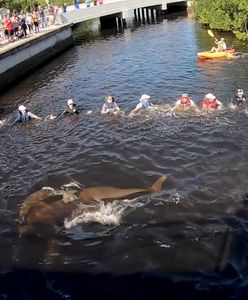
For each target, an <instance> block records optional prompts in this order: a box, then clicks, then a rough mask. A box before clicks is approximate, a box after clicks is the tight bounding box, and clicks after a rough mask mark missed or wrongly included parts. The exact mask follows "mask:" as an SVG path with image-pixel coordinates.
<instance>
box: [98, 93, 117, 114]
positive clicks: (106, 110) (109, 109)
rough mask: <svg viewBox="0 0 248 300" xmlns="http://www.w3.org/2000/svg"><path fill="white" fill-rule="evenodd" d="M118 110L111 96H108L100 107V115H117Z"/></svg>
mask: <svg viewBox="0 0 248 300" xmlns="http://www.w3.org/2000/svg"><path fill="white" fill-rule="evenodd" d="M119 112H120V108H119V106H118V104H117V103H116V102H115V98H114V97H113V96H111V95H108V96H107V97H106V98H105V103H104V104H103V106H102V110H101V114H102V115H118V113H119Z"/></svg>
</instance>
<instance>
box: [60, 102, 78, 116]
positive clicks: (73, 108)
mask: <svg viewBox="0 0 248 300" xmlns="http://www.w3.org/2000/svg"><path fill="white" fill-rule="evenodd" d="M62 114H63V115H66V114H72V115H78V114H79V109H78V108H77V105H76V103H75V102H74V101H73V99H68V100H67V108H66V110H65V111H63V113H62Z"/></svg>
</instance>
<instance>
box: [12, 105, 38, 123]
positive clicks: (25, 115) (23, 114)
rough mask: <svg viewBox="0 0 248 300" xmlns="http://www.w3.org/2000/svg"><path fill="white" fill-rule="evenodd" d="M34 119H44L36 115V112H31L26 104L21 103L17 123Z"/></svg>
mask: <svg viewBox="0 0 248 300" xmlns="http://www.w3.org/2000/svg"><path fill="white" fill-rule="evenodd" d="M32 119H36V120H42V118H40V117H38V116H36V115H35V114H33V113H31V111H29V110H28V109H27V107H26V106H24V105H20V106H19V107H18V116H17V118H16V120H15V123H16V122H19V123H24V122H29V121H31V120H32Z"/></svg>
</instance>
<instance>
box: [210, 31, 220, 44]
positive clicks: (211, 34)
mask: <svg viewBox="0 0 248 300" xmlns="http://www.w3.org/2000/svg"><path fill="white" fill-rule="evenodd" d="M208 35H210V36H211V37H212V38H214V39H215V41H216V42H217V41H218V40H217V38H216V37H215V36H214V34H213V31H212V30H210V29H208Z"/></svg>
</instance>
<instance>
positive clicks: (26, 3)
mask: <svg viewBox="0 0 248 300" xmlns="http://www.w3.org/2000/svg"><path fill="white" fill-rule="evenodd" d="M82 2H84V1H82V0H81V1H80V3H82ZM36 3H37V4H40V5H46V4H47V3H49V4H52V5H57V6H61V5H62V4H64V3H66V4H67V5H73V4H74V0H49V1H48V0H0V7H6V8H9V9H10V10H13V9H19V10H20V9H24V10H31V9H32V8H33V7H34V5H35V4H36Z"/></svg>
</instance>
